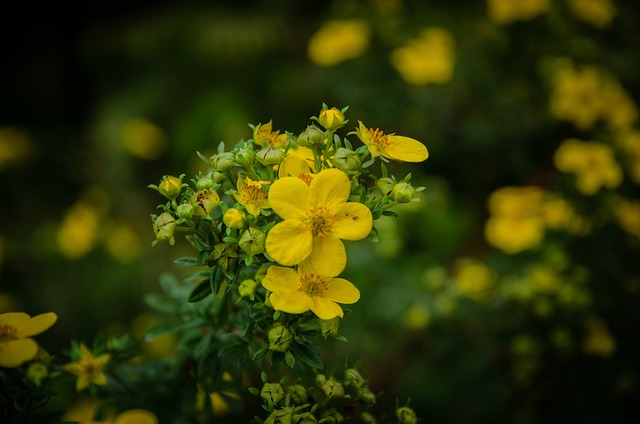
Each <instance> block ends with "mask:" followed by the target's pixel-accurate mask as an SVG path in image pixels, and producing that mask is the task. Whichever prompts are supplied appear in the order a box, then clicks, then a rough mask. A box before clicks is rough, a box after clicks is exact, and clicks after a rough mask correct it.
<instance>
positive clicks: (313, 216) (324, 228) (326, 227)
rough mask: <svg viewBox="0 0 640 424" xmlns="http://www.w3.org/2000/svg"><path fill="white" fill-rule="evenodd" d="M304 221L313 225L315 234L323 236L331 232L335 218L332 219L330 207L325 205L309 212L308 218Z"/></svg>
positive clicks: (310, 225)
mask: <svg viewBox="0 0 640 424" xmlns="http://www.w3.org/2000/svg"><path fill="white" fill-rule="evenodd" d="M304 223H305V224H307V225H308V226H309V227H311V232H312V233H313V236H314V237H315V236H321V237H322V236H323V235H325V234H328V233H331V227H333V224H334V220H333V219H332V216H331V213H330V212H329V209H328V208H326V207H325V206H320V207H317V208H315V209H312V210H310V211H308V212H307V219H305V220H304Z"/></svg>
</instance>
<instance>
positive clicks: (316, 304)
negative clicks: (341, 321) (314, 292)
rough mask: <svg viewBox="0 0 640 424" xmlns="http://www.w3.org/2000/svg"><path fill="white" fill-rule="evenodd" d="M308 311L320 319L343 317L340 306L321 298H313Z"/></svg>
mask: <svg viewBox="0 0 640 424" xmlns="http://www.w3.org/2000/svg"><path fill="white" fill-rule="evenodd" d="M310 309H311V310H312V311H313V313H314V314H316V315H317V316H318V318H320V319H325V320H328V319H333V318H335V317H341V318H342V317H343V316H344V312H343V311H342V308H341V307H340V305H338V304H337V303H336V302H334V301H332V300H329V299H327V298H324V297H321V296H315V297H314V298H313V299H312V301H311V304H310Z"/></svg>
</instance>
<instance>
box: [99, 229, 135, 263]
mask: <svg viewBox="0 0 640 424" xmlns="http://www.w3.org/2000/svg"><path fill="white" fill-rule="evenodd" d="M104 247H105V250H106V251H107V253H108V254H109V256H111V257H112V258H113V259H115V260H116V261H118V262H120V263H123V264H129V263H132V262H133V261H135V260H136V259H138V257H139V256H140V254H141V253H142V242H141V241H140V236H139V235H138V233H137V231H136V230H135V228H133V225H131V224H130V223H128V222H116V223H114V224H112V225H110V226H109V227H108V229H107V231H106V232H105V239H104Z"/></svg>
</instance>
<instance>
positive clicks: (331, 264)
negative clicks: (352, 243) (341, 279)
mask: <svg viewBox="0 0 640 424" xmlns="http://www.w3.org/2000/svg"><path fill="white" fill-rule="evenodd" d="M274 228H275V227H274ZM309 262H310V265H311V267H312V268H313V269H315V270H316V272H317V273H318V274H320V275H321V276H323V277H335V276H337V275H339V274H340V273H341V272H342V271H344V267H345V266H347V251H346V250H345V248H344V243H342V240H340V239H339V238H338V237H336V236H334V235H331V234H327V235H325V236H323V237H314V238H313V250H312V251H311V254H310V255H309Z"/></svg>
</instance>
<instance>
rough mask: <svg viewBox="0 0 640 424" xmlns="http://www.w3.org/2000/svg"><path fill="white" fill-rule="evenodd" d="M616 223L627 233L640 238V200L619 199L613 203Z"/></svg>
mask: <svg viewBox="0 0 640 424" xmlns="http://www.w3.org/2000/svg"><path fill="white" fill-rule="evenodd" d="M615 216H616V219H617V221H618V225H620V228H622V229H623V230H624V231H626V232H627V233H629V234H631V235H633V236H636V237H638V238H640V202H639V201H637V200H627V199H619V200H618V201H617V202H616V205H615Z"/></svg>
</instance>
